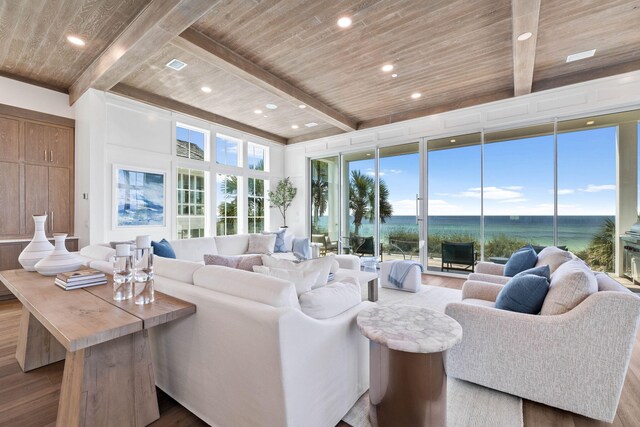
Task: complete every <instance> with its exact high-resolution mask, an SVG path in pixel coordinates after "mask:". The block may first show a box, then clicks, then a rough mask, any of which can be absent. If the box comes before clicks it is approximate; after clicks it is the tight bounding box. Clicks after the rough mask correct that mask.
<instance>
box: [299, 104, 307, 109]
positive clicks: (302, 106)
mask: <svg viewBox="0 0 640 427" xmlns="http://www.w3.org/2000/svg"><path fill="white" fill-rule="evenodd" d="M298 108H307V106H306V105H304V104H300V105H298Z"/></svg>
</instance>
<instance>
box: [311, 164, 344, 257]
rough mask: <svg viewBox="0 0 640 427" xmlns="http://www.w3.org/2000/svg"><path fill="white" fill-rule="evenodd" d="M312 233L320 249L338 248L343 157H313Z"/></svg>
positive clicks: (336, 249)
mask: <svg viewBox="0 0 640 427" xmlns="http://www.w3.org/2000/svg"><path fill="white" fill-rule="evenodd" d="M310 172H311V173H310V175H311V191H310V194H311V237H312V239H313V240H314V243H318V244H320V245H321V252H322V253H323V254H324V253H327V252H334V253H335V252H337V251H338V242H339V239H340V202H339V201H340V159H339V157H338V156H332V157H325V158H322V159H315V160H312V161H311V170H310Z"/></svg>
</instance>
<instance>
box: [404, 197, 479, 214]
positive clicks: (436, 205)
mask: <svg viewBox="0 0 640 427" xmlns="http://www.w3.org/2000/svg"><path fill="white" fill-rule="evenodd" d="M413 203H415V201H413ZM413 209H414V213H413V215H415V205H414V208H413ZM467 213H468V212H467ZM459 214H461V215H464V214H465V211H464V209H463V208H462V207H460V206H458V205H454V204H451V203H449V202H447V201H446V200H440V199H429V215H435V216H438V215H459Z"/></svg>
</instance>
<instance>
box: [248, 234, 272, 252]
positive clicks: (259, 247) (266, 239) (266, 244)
mask: <svg viewBox="0 0 640 427" xmlns="http://www.w3.org/2000/svg"><path fill="white" fill-rule="evenodd" d="M275 245H276V235H275V234H249V249H247V253H248V254H270V253H272V252H273V248H274V247H275Z"/></svg>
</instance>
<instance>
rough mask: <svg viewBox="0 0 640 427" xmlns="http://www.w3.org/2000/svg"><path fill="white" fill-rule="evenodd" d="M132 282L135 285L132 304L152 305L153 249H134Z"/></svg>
mask: <svg viewBox="0 0 640 427" xmlns="http://www.w3.org/2000/svg"><path fill="white" fill-rule="evenodd" d="M133 282H134V285H135V289H134V297H133V302H134V303H136V304H138V305H142V304H150V303H152V302H153V301H154V299H155V298H154V292H153V248H136V252H135V268H134V271H133Z"/></svg>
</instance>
